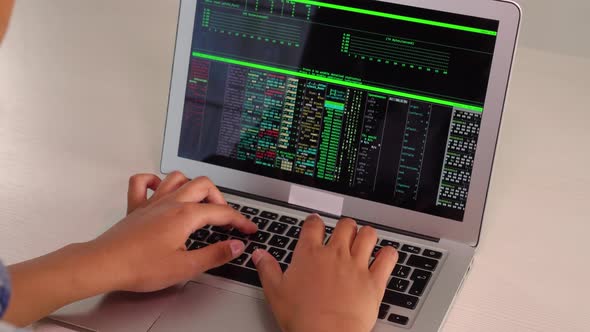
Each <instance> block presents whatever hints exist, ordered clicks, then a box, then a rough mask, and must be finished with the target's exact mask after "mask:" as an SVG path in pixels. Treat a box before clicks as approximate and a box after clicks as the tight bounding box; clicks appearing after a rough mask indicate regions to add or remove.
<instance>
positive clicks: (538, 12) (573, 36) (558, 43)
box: [516, 0, 590, 57]
mask: <svg viewBox="0 0 590 332" xmlns="http://www.w3.org/2000/svg"><path fill="white" fill-rule="evenodd" d="M516 1H517V2H518V3H520V5H521V6H522V8H523V13H524V15H523V27H522V34H521V41H520V45H521V46H525V47H533V48H537V49H542V50H548V51H551V52H556V53H562V54H568V55H578V56H585V57H590V36H589V34H590V18H589V15H590V1H588V0H516Z"/></svg>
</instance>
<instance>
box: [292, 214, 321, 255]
mask: <svg viewBox="0 0 590 332" xmlns="http://www.w3.org/2000/svg"><path fill="white" fill-rule="evenodd" d="M325 232H326V226H325V225H324V222H323V221H322V218H320V216H319V215H318V214H312V215H310V216H308V217H307V219H305V222H304V223H303V227H302V229H301V235H300V236H299V242H297V245H298V246H310V247H318V246H323V244H324V236H325Z"/></svg>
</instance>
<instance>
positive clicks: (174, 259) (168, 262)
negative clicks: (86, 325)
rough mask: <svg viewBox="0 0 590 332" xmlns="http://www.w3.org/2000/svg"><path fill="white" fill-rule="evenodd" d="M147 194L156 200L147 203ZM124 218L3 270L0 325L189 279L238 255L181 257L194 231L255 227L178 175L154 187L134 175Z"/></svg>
mask: <svg viewBox="0 0 590 332" xmlns="http://www.w3.org/2000/svg"><path fill="white" fill-rule="evenodd" d="M148 188H149V189H152V190H154V194H153V195H152V196H151V197H150V198H149V199H148V198H147V192H148ZM128 200H129V202H128V208H127V211H128V215H127V217H125V218H124V219H123V220H121V221H120V222H119V223H117V224H116V225H115V226H113V227H112V228H111V229H109V230H108V231H107V232H106V233H104V234H103V235H101V236H99V237H98V238H96V239H95V240H92V241H90V242H85V243H75V244H70V245H68V246H66V247H64V248H62V249H60V250H57V251H55V252H52V253H50V254H47V255H45V256H42V257H38V258H35V259H32V260H29V261H26V262H22V263H19V264H15V265H11V266H9V267H8V270H9V273H10V276H11V279H12V298H11V301H10V304H9V306H8V310H7V312H6V315H5V316H4V319H6V320H7V321H9V322H11V323H13V324H16V325H18V326H26V325H28V324H31V323H32V322H34V321H36V320H38V319H40V318H42V317H45V316H46V315H48V314H49V313H51V312H53V311H55V310H56V309H58V308H60V307H62V306H64V305H66V304H69V303H72V302H75V301H78V300H81V299H84V298H87V297H91V296H95V295H98V294H102V293H106V292H111V291H119V290H124V291H138V292H147V291H155V290H159V289H162V288H165V287H168V286H171V285H174V284H176V283H178V282H182V281H185V280H188V279H190V278H192V277H195V276H197V275H198V274H200V273H202V272H205V271H207V270H209V269H211V268H214V267H216V266H219V265H222V264H225V263H226V262H228V261H230V260H232V259H233V258H235V257H237V256H239V255H240V254H241V253H242V251H243V250H244V244H243V243H242V242H241V241H224V242H218V243H216V244H213V245H210V246H207V247H206V248H203V249H199V250H194V251H187V250H186V248H185V246H184V243H185V241H186V239H187V238H188V237H189V235H190V234H191V233H193V232H194V231H195V230H197V229H199V228H201V227H203V226H205V225H207V224H210V225H231V226H233V227H236V228H238V229H239V230H240V231H242V232H243V233H254V232H256V230H257V227H256V225H255V224H254V223H252V222H250V221H249V220H248V219H246V218H245V217H244V216H242V215H241V214H240V213H238V212H236V211H234V210H233V209H232V208H230V207H229V206H227V203H226V202H225V200H224V199H223V196H222V195H221V193H220V192H219V190H218V189H217V188H216V187H215V186H214V185H213V183H211V181H209V180H208V179H207V178H198V179H195V180H193V181H189V179H187V178H186V177H185V176H184V175H182V174H181V173H178V172H175V173H172V174H170V175H169V176H168V177H166V179H164V180H163V181H160V179H159V178H158V177H157V176H155V175H150V174H148V175H146V174H143V175H136V176H133V177H132V178H131V180H130V181H129V194H128Z"/></svg>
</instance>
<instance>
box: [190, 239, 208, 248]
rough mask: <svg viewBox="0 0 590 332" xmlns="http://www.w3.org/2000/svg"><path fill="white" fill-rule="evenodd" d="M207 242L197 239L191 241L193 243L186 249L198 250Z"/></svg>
mask: <svg viewBox="0 0 590 332" xmlns="http://www.w3.org/2000/svg"><path fill="white" fill-rule="evenodd" d="M207 245H208V244H206V243H203V242H198V241H193V244H191V246H190V247H189V248H188V250H199V249H201V248H205V247H206V246H207Z"/></svg>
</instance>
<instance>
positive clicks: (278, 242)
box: [268, 235, 289, 248]
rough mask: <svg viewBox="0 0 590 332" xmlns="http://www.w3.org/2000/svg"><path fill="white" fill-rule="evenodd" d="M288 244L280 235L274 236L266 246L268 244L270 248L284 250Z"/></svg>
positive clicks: (287, 240)
mask: <svg viewBox="0 0 590 332" xmlns="http://www.w3.org/2000/svg"><path fill="white" fill-rule="evenodd" d="M288 243H289V238H288V237H284V236H280V235H275V236H273V237H272V238H271V239H270V241H268V244H270V245H271V246H273V247H279V248H285V247H286V246H287V244H288Z"/></svg>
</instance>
